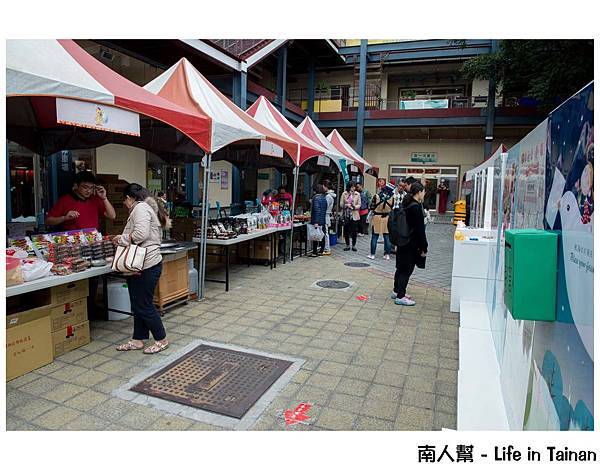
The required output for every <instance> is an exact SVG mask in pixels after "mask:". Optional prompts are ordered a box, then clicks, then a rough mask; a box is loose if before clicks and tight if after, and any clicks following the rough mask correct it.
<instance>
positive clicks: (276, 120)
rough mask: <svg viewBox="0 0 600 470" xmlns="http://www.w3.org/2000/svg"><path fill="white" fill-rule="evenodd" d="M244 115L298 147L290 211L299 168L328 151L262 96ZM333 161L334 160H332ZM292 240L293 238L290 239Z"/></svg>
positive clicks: (295, 191) (296, 190)
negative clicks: (298, 128)
mask: <svg viewBox="0 0 600 470" xmlns="http://www.w3.org/2000/svg"><path fill="white" fill-rule="evenodd" d="M246 113H248V114H249V115H250V116H252V117H254V119H256V120H257V121H259V122H260V123H262V124H264V125H265V126H266V127H268V128H269V129H271V130H272V131H274V132H278V133H280V134H283V135H286V136H287V137H289V138H290V139H292V140H294V141H295V142H296V143H297V145H298V153H297V155H298V157H297V158H296V160H295V161H294V164H295V168H294V189H293V192H292V211H293V210H294V208H295V207H296V196H297V193H298V174H299V173H300V166H302V164H303V163H305V162H306V161H307V160H309V159H310V158H313V157H318V156H321V155H326V154H328V150H327V149H326V148H325V147H323V146H321V145H319V144H318V143H316V142H313V141H312V140H310V139H308V138H306V137H304V136H303V135H302V134H301V133H300V132H299V131H298V130H297V129H296V128H295V127H294V126H293V125H292V124H291V123H290V122H289V121H288V120H287V119H286V118H285V116H284V115H283V114H281V113H280V112H279V111H278V110H277V108H275V106H273V104H272V103H271V102H270V101H269V100H268V99H267V98H265V97H264V96H259V97H258V99H257V100H256V101H255V102H254V104H253V105H252V106H250V107H249V108H248V109H247V110H246ZM334 161H335V160H334ZM293 235H294V229H293V226H292V237H293ZM292 239H293V238H292ZM292 249H293V247H292V244H290V258H291V250H292Z"/></svg>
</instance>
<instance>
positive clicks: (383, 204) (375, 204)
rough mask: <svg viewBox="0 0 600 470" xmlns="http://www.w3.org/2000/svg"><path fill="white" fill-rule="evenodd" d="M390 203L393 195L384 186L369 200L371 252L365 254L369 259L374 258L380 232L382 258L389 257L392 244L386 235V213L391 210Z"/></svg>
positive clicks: (386, 258)
mask: <svg viewBox="0 0 600 470" xmlns="http://www.w3.org/2000/svg"><path fill="white" fill-rule="evenodd" d="M392 205H393V195H392V194H390V193H389V192H386V191H385V186H384V187H382V188H380V191H379V192H378V193H377V194H375V196H373V200H372V202H371V211H372V212H373V219H372V220H371V254H370V255H369V256H367V258H369V259H375V252H376V251H377V241H378V240H379V235H380V234H381V235H383V259H384V260H389V259H390V253H391V252H392V246H391V244H390V238H389V235H388V215H389V214H390V212H391V211H392Z"/></svg>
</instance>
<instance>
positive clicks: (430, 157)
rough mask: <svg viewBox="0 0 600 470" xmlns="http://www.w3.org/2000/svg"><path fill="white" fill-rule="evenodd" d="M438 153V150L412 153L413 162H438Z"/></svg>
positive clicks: (411, 159)
mask: <svg viewBox="0 0 600 470" xmlns="http://www.w3.org/2000/svg"><path fill="white" fill-rule="evenodd" d="M437 161H438V155H437V153H436V152H413V153H411V154H410V162H411V163H423V164H426V163H437Z"/></svg>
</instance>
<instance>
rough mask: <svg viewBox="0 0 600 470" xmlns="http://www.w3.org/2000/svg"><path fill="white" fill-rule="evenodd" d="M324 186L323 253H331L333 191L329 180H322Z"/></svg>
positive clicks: (327, 254)
mask: <svg viewBox="0 0 600 470" xmlns="http://www.w3.org/2000/svg"><path fill="white" fill-rule="evenodd" d="M323 186H324V187H325V191H326V192H325V199H327V212H326V214H325V251H324V252H323V254H324V255H326V256H329V255H331V246H330V245H329V229H330V228H331V214H332V212H333V207H334V205H335V196H336V194H335V191H333V190H332V189H331V182H330V181H329V180H324V181H323Z"/></svg>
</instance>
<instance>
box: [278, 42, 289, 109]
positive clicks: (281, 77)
mask: <svg viewBox="0 0 600 470" xmlns="http://www.w3.org/2000/svg"><path fill="white" fill-rule="evenodd" d="M286 92H287V46H283V47H282V48H281V49H280V50H279V59H278V62H277V99H278V100H279V106H280V111H281V114H283V115H285V100H286Z"/></svg>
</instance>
